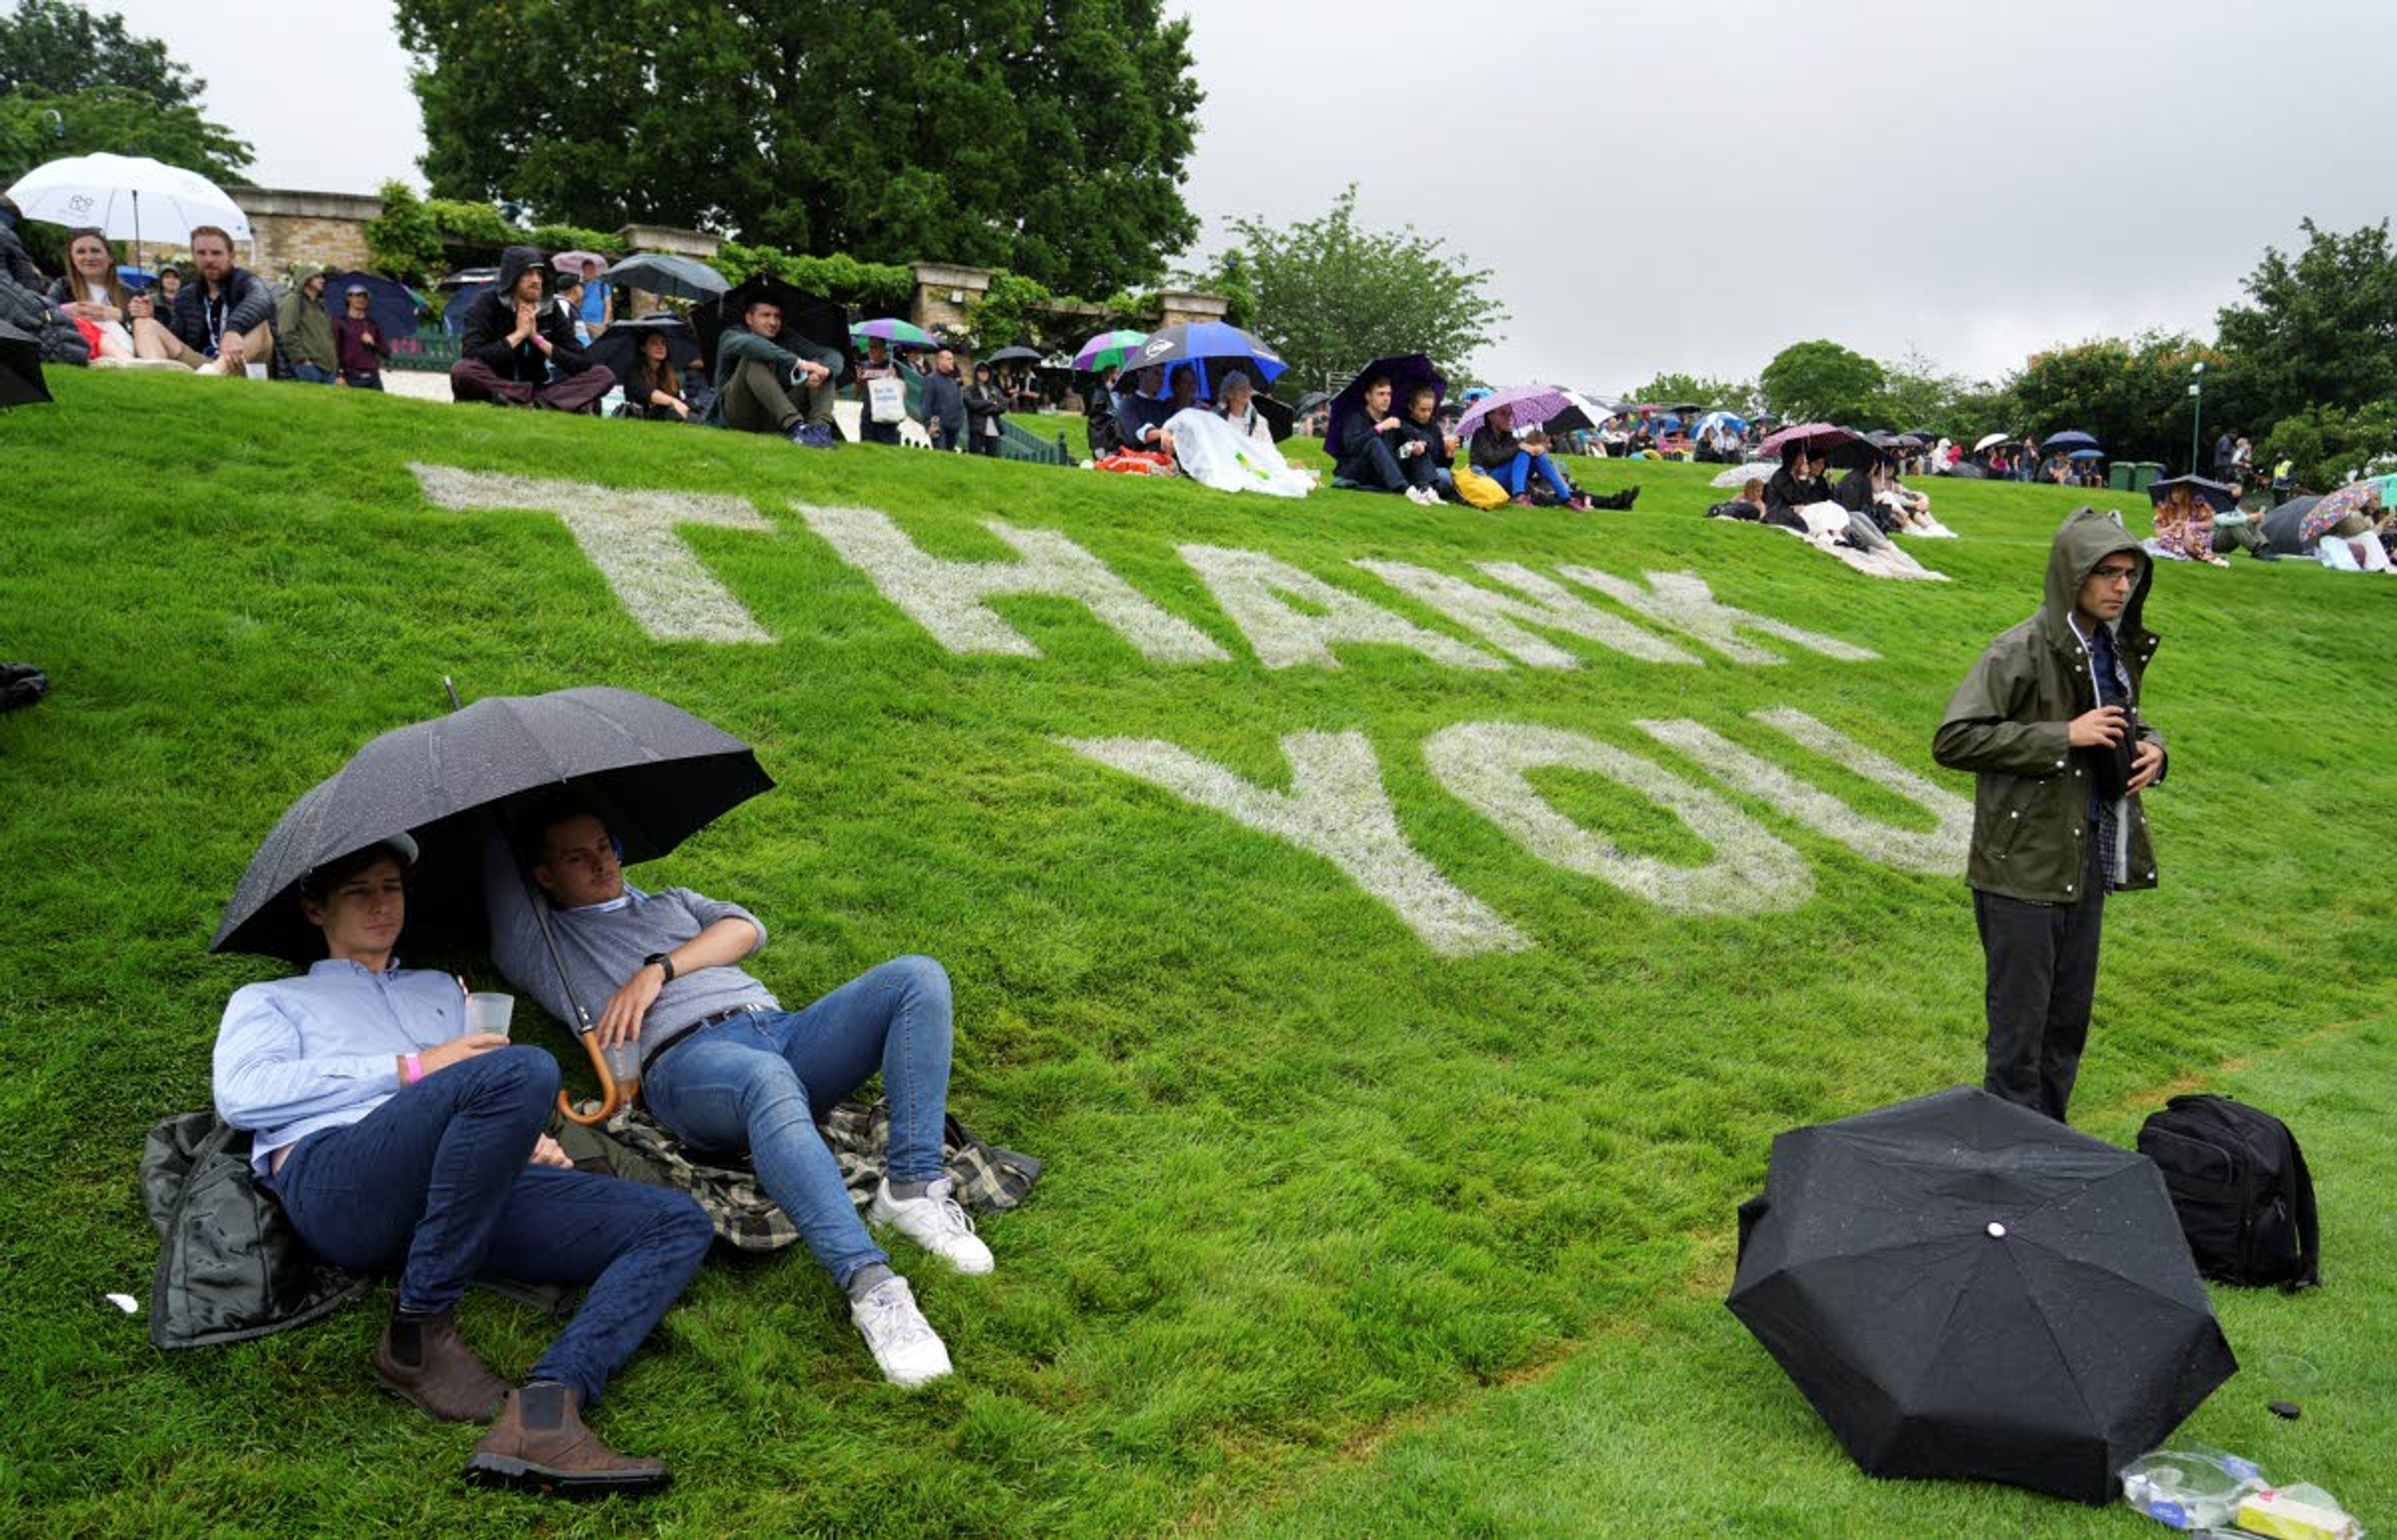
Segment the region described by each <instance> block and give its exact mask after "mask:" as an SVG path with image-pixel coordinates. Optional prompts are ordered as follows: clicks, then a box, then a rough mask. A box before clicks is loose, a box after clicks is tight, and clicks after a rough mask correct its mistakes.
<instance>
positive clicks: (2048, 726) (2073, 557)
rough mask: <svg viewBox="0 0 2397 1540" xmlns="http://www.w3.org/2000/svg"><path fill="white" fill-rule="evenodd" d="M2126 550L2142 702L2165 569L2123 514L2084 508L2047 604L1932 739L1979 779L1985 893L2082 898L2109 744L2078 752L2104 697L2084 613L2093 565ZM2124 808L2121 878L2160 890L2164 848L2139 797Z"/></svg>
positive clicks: (1979, 882) (2053, 571) (1976, 865)
mask: <svg viewBox="0 0 2397 1540" xmlns="http://www.w3.org/2000/svg"><path fill="white" fill-rule="evenodd" d="M2117 551H2122V552H2128V553H2129V554H2130V555H2131V556H2134V557H2136V559H2137V561H2138V564H2139V570H2138V575H2137V577H2136V579H2134V580H2133V583H2132V588H2131V596H2130V598H2129V600H2128V601H2127V602H2126V603H2125V604H2124V605H2123V607H2122V617H2121V618H2120V619H2119V620H2117V621H2116V622H2115V623H2114V636H2115V644H2116V645H2115V652H2116V655H2117V656H2119V657H2120V658H2121V659H2122V667H2123V671H2124V672H2125V673H2127V674H2129V676H2130V677H2131V703H2132V705H2133V707H2134V708H2135V709H2136V707H2137V706H2138V704H2139V703H2140V701H2141V698H2142V696H2141V690H2140V682H2141V680H2142V679H2143V678H2144V676H2146V673H2147V667H2148V661H2149V659H2150V658H2152V657H2154V656H2155V651H2156V640H2157V638H2156V636H2155V634H2154V633H2153V632H2151V631H2149V630H2148V628H2147V626H2146V624H2145V623H2144V622H2143V621H2142V620H2141V614H2142V612H2143V611H2144V609H2145V608H2146V606H2147V599H2148V587H2149V583H2152V582H2153V581H2154V578H2155V567H2154V564H2153V563H2152V562H2150V561H2149V559H2148V556H2147V553H2146V552H2144V551H2142V550H2140V549H2139V542H2137V541H2136V540H2133V539H2132V538H2131V537H2130V535H2129V534H2128V533H2126V532H2125V531H2124V530H2123V529H2122V525H2120V524H2119V523H2117V522H2116V521H2115V520H2114V518H2113V517H2112V516H2109V515H2107V514H2101V513H2098V512H2097V511H2096V509H2094V508H2082V509H2081V510H2079V511H2078V512H2076V513H2074V514H2073V515H2072V516H2070V517H2069V518H2067V519H2066V520H2065V521H2064V524H2063V527H2062V528H2061V529H2057V530H2056V541H2055V543H2054V544H2053V545H2052V546H2050V547H2049V550H2048V556H2047V599H2046V602H2045V603H2043V604H2042V605H2041V606H2040V609H2039V612H2038V613H2037V614H2035V615H2033V616H2031V617H2030V618H2029V620H2027V621H2024V622H2023V623H2021V624H2019V625H2016V626H2015V627H2013V628H2011V629H2010V630H2007V631H2006V632H2004V633H2002V635H2000V636H1999V637H1998V638H1997V639H1996V640H1995V641H1993V642H1991V643H1990V644H1989V647H1988V649H1986V650H1984V651H1983V652H1982V654H1981V657H1980V661H1979V662H1977V663H1975V664H1974V665H1973V671H1972V672H1971V673H1970V674H1967V675H1965V676H1964V682H1963V683H1962V684H1961V685H1959V686H1957V687H1956V693H1955V695H1954V696H1953V697H1951V698H1950V699H1949V700H1948V711H1947V714H1946V716H1944V717H1942V718H1941V720H1940V723H1939V731H1938V733H1937V734H1936V735H1935V737H1934V738H1933V739H1932V741H1931V753H1932V756H1933V757H1935V758H1936V759H1937V760H1938V761H1939V762H1940V763H1941V764H1943V765H1945V766H1947V767H1948V769H1950V770H1971V771H1972V772H1973V773H1974V775H1975V778H1976V779H1975V788H1974V796H1973V849H1972V854H1971V858H1970V860H1969V861H1968V862H1967V863H1966V865H1965V880H1966V881H1967V882H1969V883H1971V884H1972V885H1973V886H1974V887H1975V888H1976V889H1979V890H1980V891H1983V892H1989V893H2002V894H2003V895H2005V896H2006V897H2008V898H2018V899H2026V900H2029V901H2030V902H2033V903H2038V904H2074V903H2078V902H2079V901H2080V899H2081V897H2082V894H2081V892H2080V887H2081V882H2082V871H2083V870H2084V866H2083V862H2082V844H2083V842H2084V841H2085V840H2087V839H2088V838H2089V837H2091V836H2090V820H2089V790H2090V787H2089V775H2090V759H2091V757H2092V756H2093V755H2094V754H2096V753H2099V752H2104V751H2098V750H2089V749H2082V750H2079V751H2075V750H2074V749H2073V748H2072V747H2071V745H2070V743H2069V739H2068V733H2067V730H2068V724H2069V723H2070V721H2071V720H2072V718H2073V717H2075V716H2081V715H2082V714H2083V713H2084V712H2088V711H2092V710H2094V709H2096V705H2097V687H2096V680H2095V679H2094V678H2092V677H2091V675H2090V662H2089V651H2088V649H2087V648H2086V647H2085V646H2083V645H2082V640H2081V635H2080V633H2079V632H2078V631H2077V630H2076V629H2075V628H2074V623H2073V614H2074V610H2075V609H2076V607H2077V605H2078V602H2079V599H2080V595H2081V585H2082V583H2084V582H2085V581H2087V579H2088V576H2089V573H2090V572H2091V570H2092V569H2095V568H2096V565H2097V564H2098V562H2100V561H2102V560H2104V559H2105V558H2106V557H2107V556H2111V555H2113V554H2114V553H2115V552H2117ZM2137 720H2138V734H2137V735H2138V738H2139V740H2140V741H2141V742H2144V743H2154V744H2155V745H2156V746H2157V747H2158V748H2162V747H2163V738H2162V737H2160V736H2159V735H2158V734H2157V732H2156V730H2155V729H2153V728H2152V727H2150V726H2149V725H2148V721H2147V718H2146V716H2144V715H2140V716H2138V718H2137ZM2156 779H2157V780H2158V781H2159V782H2161V781H2162V780H2163V775H2162V774H2161V773H2159V774H2158V775H2157V777H2156ZM2114 815H2115V816H2114V825H2115V849H2114V850H2113V852H2112V855H2113V861H2112V870H2113V872H2114V875H2115V881H2114V886H2116V887H2117V888H2152V887H2154V886H2155V885H2156V858H2155V852H2154V850H2152V849H2151V848H2150V847H2149V843H2148V819H2147V814H2146V813H2144V812H2142V811H2141V810H2140V809H2139V797H2138V794H2137V793H2136V792H2134V793H2132V794H2130V795H2128V796H2126V797H2123V798H2122V800H2121V801H2120V802H2119V803H2117V804H2116V805H2115V809H2114Z"/></svg>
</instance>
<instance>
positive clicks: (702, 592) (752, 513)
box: [408, 464, 774, 642]
mask: <svg viewBox="0 0 2397 1540" xmlns="http://www.w3.org/2000/svg"><path fill="white" fill-rule="evenodd" d="M408 469H409V470H411V471H414V472H415V473H416V481H417V485H418V486H420V487H422V488H423V489H424V495H425V498H426V499H427V500H428V501H430V502H432V503H433V505H434V506H435V507H436V508H449V509H454V510H459V511H465V510H470V509H475V508H529V509H533V510H536V511H539V512H542V513H549V514H556V516H558V517H559V518H561V519H563V520H565V521H566V528H567V529H568V530H569V532H571V533H572V534H573V536H574V542H575V543H576V544H577V545H580V546H582V547H583V555H584V556H588V557H590V558H591V565H592V566H594V567H596V568H597V569H599V575H600V576H601V577H603V578H605V579H607V580H608V586H609V587H610V588H612V589H614V590H615V591H616V597H617V598H618V599H619V600H620V601H622V603H623V606H624V608H625V609H628V610H630V611H631V612H632V616H633V619H635V620H636V621H638V622H639V623H641V627H642V629H643V630H645V631H647V632H648V633H649V635H650V636H655V637H657V638H658V639H659V640H661V641H697V642H770V641H772V640H773V639H774V638H773V637H772V636H770V635H769V634H768V633H767V631H766V630H765V628H764V627H763V626H760V625H759V624H758V623H757V622H756V621H754V620H752V619H750V617H749V611H748V610H746V609H743V608H742V606H741V601H740V600H739V599H737V598H734V597H733V596H732V591H731V590H730V589H729V588H727V587H725V586H724V585H723V584H722V583H718V582H716V578H715V575H714V574H713V573H711V572H709V571H708V569H706V568H704V567H703V566H701V565H700V560H699V555H698V553H697V552H695V551H693V550H692V549H691V548H690V546H688V545H685V544H684V543H683V542H682V537H681V536H680V535H677V534H676V533H675V526H676V525H678V524H711V525H714V526H716V528H717V529H751V530H755V531H757V532H758V533H761V534H771V533H773V531H774V526H773V525H772V524H770V522H768V521H767V519H766V518H765V517H764V516H762V515H760V514H759V513H758V512H757V509H755V508H753V507H751V506H750V505H749V502H748V500H747V499H745V498H738V497H725V496H722V495H720V494H716V493H711V492H636V491H627V490H625V489H623V488H619V487H594V486H591V485H590V484H588V483H587V482H581V481H543V480H538V479H535V478H534V477H532V476H523V475H496V474H493V473H489V472H484V471H462V470H460V469H458V468H457V467H456V466H454V465H413V464H412V465H410V466H408Z"/></svg>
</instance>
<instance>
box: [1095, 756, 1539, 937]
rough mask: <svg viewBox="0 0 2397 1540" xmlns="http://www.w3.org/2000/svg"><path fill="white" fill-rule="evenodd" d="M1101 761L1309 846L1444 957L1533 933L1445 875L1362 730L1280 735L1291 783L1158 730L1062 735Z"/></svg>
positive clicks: (1294, 841)
mask: <svg viewBox="0 0 2397 1540" xmlns="http://www.w3.org/2000/svg"><path fill="white" fill-rule="evenodd" d="M1057 742H1059V743H1063V744H1065V746H1066V747H1067V748H1069V749H1072V750H1073V751H1074V752H1075V753H1077V754H1079V755H1083V756H1086V757H1089V758H1091V759H1095V760H1097V761H1098V762H1099V763H1100V764H1102V765H1105V766H1108V767H1110V768H1111V769H1114V770H1121V771H1123V772H1124V773H1125V774H1126V775H1132V776H1137V777H1138V778H1140V779H1141V780H1143V781H1145V782H1147V783H1150V784H1151V785H1155V786H1162V787H1164V788H1165V789H1166V790H1167V791H1170V792H1172V793H1173V794H1174V795H1175V796H1176V797H1181V798H1183V799H1184V800H1185V801H1188V802H1195V803H1197V804H1198V806H1200V807H1202V808H1208V809H1212V810H1214V811H1216V812H1220V813H1223V814H1225V816H1226V817H1229V818H1231V819H1233V820H1235V821H1236V822H1238V823H1240V824H1246V825H1247V826H1248V827H1250V828H1252V829H1255V830H1258V831H1260V832H1261V833H1265V834H1269V835H1274V836H1276V837H1279V838H1282V839H1287V840H1289V841H1290V842H1291V843H1292V844H1293V845H1296V846H1297V847H1299V848H1300V849H1301V850H1312V851H1313V852H1315V853H1316V854H1317V855H1319V856H1321V857H1323V858H1324V859H1325V860H1327V861H1329V862H1331V863H1332V864H1333V865H1335V866H1337V867H1339V868H1340V869H1341V870H1342V871H1344V872H1346V873H1347V874H1348V875H1349V877H1353V878H1354V879H1356V882H1357V885H1358V886H1359V887H1360V888H1362V889H1364V890H1365V891H1367V892H1368V893H1371V894H1372V895H1373V897H1375V898H1377V899H1380V900H1381V901H1382V902H1383V903H1385V904H1388V905H1389V906H1390V907H1391V908H1392V909H1394V910H1396V911H1398V916H1399V918H1400V919H1402V920H1404V921H1406V923H1407V925H1408V927H1409V928H1410V929H1412V930H1413V931H1414V933H1415V934H1416V935H1417V936H1419V937H1421V938H1422V940H1423V944H1425V945H1426V946H1428V947H1429V948H1431V949H1432V950H1433V951H1434V952H1436V953H1438V954H1440V956H1441V957H1471V956H1473V955H1474V954H1476V953H1480V952H1520V951H1522V950H1524V949H1525V948H1527V947H1529V946H1530V945H1531V944H1532V943H1531V941H1530V939H1529V938H1527V937H1526V936H1524V935H1523V933H1522V932H1521V931H1518V930H1516V929H1515V928H1514V927H1513V926H1511V925H1509V924H1507V923H1506V921H1505V920H1504V919H1502V918H1500V917H1498V915H1497V913H1496V912H1495V911H1494V910H1493V909H1492V908H1491V907H1490V906H1489V905H1488V904H1484V903H1482V902H1481V901H1480V899H1478V898H1475V897H1474V896H1473V895H1472V894H1470V893H1467V892H1466V891H1464V890H1462V889H1460V888H1458V887H1457V886H1456V885H1455V884H1454V883H1453V882H1451V881H1449V880H1448V878H1447V877H1443V876H1441V875H1440V868H1439V867H1437V866H1435V865H1433V864H1431V863H1430V862H1428V861H1426V860H1425V859H1424V858H1423V856H1421V855H1420V854H1418V853H1417V852H1416V850H1415V848H1414V847H1413V846H1412V845H1410V844H1408V843H1407V837H1406V835H1405V834H1404V833H1403V832H1401V831H1400V830H1399V818H1398V813H1397V812H1396V810H1393V809H1392V808H1391V806H1390V798H1389V794H1388V793H1387V792H1386V791H1384V790H1383V789H1382V767H1381V764H1380V762H1379V761H1378V760H1376V759H1375V758H1374V757H1373V744H1372V743H1368V742H1367V741H1366V739H1365V735H1364V734H1363V733H1361V732H1293V733H1292V734H1290V735H1289V736H1288V737H1285V738H1284V739H1283V740H1282V741H1281V751H1282V754H1283V756H1284V757H1287V758H1288V759H1289V760H1290V790H1288V791H1286V792H1278V791H1268V790H1266V789H1265V788H1264V787H1263V786H1257V785H1252V784H1251V783H1248V782H1246V781H1243V780H1241V779H1240V778H1239V776H1237V775H1235V774H1233V773H1232V772H1231V771H1230V770H1225V768H1224V767H1223V766H1221V765H1218V764H1216V763H1215V762H1214V761H1213V760H1212V759H1202V758H1200V757H1198V756H1197V755H1195V754H1193V753H1191V752H1190V751H1189V750H1187V749H1185V748H1182V747H1179V746H1178V745H1176V744H1172V743H1165V742H1164V741H1162V740H1160V739H1156V738H1060V739H1058V740H1057Z"/></svg>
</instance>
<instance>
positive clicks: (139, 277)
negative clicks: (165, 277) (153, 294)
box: [116, 262, 158, 290]
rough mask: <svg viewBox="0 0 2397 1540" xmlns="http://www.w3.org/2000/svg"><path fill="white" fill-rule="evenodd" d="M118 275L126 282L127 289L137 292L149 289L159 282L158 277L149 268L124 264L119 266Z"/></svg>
mask: <svg viewBox="0 0 2397 1540" xmlns="http://www.w3.org/2000/svg"><path fill="white" fill-rule="evenodd" d="M116 275H117V276H118V277H119V278H122V279H124V280H125V287H126V288H130V289H137V290H138V289H144V288H149V287H150V286H151V285H152V284H154V283H156V282H157V281H158V275H156V274H155V273H153V272H151V271H150V270H149V269H148V268H146V267H131V266H127V265H126V264H124V263H122V262H120V263H118V264H117V268H116Z"/></svg>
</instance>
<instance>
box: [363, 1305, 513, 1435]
mask: <svg viewBox="0 0 2397 1540" xmlns="http://www.w3.org/2000/svg"><path fill="white" fill-rule="evenodd" d="M374 1377H375V1378H376V1380H378V1381H380V1382H381V1383H382V1387H383V1388H384V1389H386V1390H388V1391H390V1392H391V1393H392V1394H393V1395H395V1396H397V1397H398V1398H399V1399H401V1400H404V1401H408V1402H410V1403H411V1404H413V1405H416V1406H419V1407H422V1409H423V1410H425V1411H427V1412H429V1413H433V1415H435V1416H436V1417H438V1418H440V1419H441V1420H442V1421H443V1422H445V1423H488V1422H489V1421H490V1420H491V1418H492V1416H493V1415H494V1414H495V1413H497V1412H498V1411H499V1409H500V1398H502V1396H505V1395H506V1394H507V1393H508V1382H507V1381H505V1380H503V1379H502V1378H500V1377H499V1376H498V1375H497V1374H494V1373H491V1371H490V1369H489V1366H488V1365H486V1364H485V1363H484V1362H483V1360H482V1359H478V1358H476V1357H475V1350H474V1349H473V1348H471V1347H469V1346H466V1340H465V1339H464V1338H463V1337H461V1336H460V1335H459V1334H458V1326H457V1323H456V1322H455V1321H453V1320H451V1319H449V1316H447V1315H438V1316H399V1315H394V1316H393V1317H392V1318H391V1323H390V1324H389V1325H387V1326H385V1327H384V1328H383V1329H382V1341H381V1342H379V1343H376V1344H375V1350H374Z"/></svg>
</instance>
